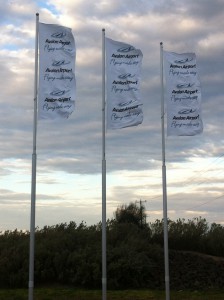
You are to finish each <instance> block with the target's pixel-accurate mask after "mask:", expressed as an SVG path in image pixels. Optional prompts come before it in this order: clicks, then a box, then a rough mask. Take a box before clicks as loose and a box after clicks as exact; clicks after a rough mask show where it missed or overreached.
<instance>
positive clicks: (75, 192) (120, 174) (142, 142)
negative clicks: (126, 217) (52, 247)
mask: <svg viewBox="0 0 224 300" xmlns="http://www.w3.org/2000/svg"><path fill="white" fill-rule="evenodd" d="M37 12H38V13H39V17H40V22H42V23H48V24H59V25H63V26H66V27H70V28H72V32H73V34H74V37H75V42H76V88H77V91H76V93H77V96H76V104H75V111H74V112H73V114H72V115H71V116H70V118H69V119H67V120H44V121H41V120H40V121H38V125H37V187H36V188H37V189H36V227H39V228H42V227H43V226H45V225H48V226H53V225H56V224H59V223H65V222H66V223H69V222H70V221H75V222H76V223H77V224H79V223H80V222H82V221H84V222H86V224H87V225H92V224H97V223H98V222H100V221H101V210H102V208H101V203H102V196H101V195H102V184H101V167H102V28H105V32H106V36H107V37H109V38H111V39H114V40H117V41H122V42H125V43H128V44H131V45H133V46H135V47H136V48H139V49H141V51H142V53H143V61H142V74H141V100H142V103H143V114H144V119H143V123H142V124H141V125H139V126H136V127H129V128H124V129H117V130H109V129H108V130H107V132H106V161H107V186H106V189H107V218H108V219H110V218H113V216H114V212H115V211H116V209H117V207H119V206H120V205H124V204H129V203H130V202H136V204H137V205H140V200H141V201H142V203H143V204H144V206H145V209H146V213H147V221H148V222H154V221H155V220H156V219H162V217H163V197H162V143H161V103H160V102H161V85H160V42H163V45H164V50H166V51H172V52H176V53H184V52H195V54H196V57H197V66H198V72H199V76H200V82H201V89H202V118H203V124H204V131H203V133H202V134H200V135H197V136H191V137H189V136H169V137H166V139H165V143H166V168H167V201H168V218H170V219H171V220H174V221H175V220H177V219H179V218H181V219H182V218H184V219H185V220H188V219H193V218H198V217H202V218H205V219H206V220H207V221H208V222H209V223H213V222H215V223H220V224H224V216H223V210H224V137H223V116H224V106H223V102H222V101H223V100H224V99H223V97H224V96H223V94H224V93H223V92H224V84H223V82H224V68H223V63H224V32H223V27H224V2H223V0H213V1H209V0H198V1H195V0H183V1H178V0H151V1H148V0H123V1H118V0H113V1H111V0H98V1H94V0H74V1H71V0H48V1H47V0H46V1H41V0H40V1H38V0H6V1H0V13H1V18H0V32H1V39H0V66H1V67H0V91H1V93H0V231H4V230H14V229H16V228H17V229H19V230H29V228H30V203H31V173H32V172H31V167H32V152H33V110H34V101H33V98H34V61H35V51H34V48H35V23H36V13H37Z"/></svg>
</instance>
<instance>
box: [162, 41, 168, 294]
mask: <svg viewBox="0 0 224 300" xmlns="http://www.w3.org/2000/svg"><path fill="white" fill-rule="evenodd" d="M160 76H161V78H160V80H161V128H162V177H163V221H164V261H165V288H166V300H170V279H169V247H168V221H167V184H166V155H165V129H164V114H165V113H164V82H163V43H162V42H161V43H160Z"/></svg>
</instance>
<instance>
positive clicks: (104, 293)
mask: <svg viewBox="0 0 224 300" xmlns="http://www.w3.org/2000/svg"><path fill="white" fill-rule="evenodd" d="M105 123H106V122H105V29H102V299H103V300H106V299H107V257H106V252H107V248H106V151H105V148H106V147H105V127H106V126H105V125H106V124H105Z"/></svg>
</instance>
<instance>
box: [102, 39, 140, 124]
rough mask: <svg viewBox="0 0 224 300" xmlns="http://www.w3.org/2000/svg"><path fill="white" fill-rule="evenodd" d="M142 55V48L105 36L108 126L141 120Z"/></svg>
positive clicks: (135, 122)
mask: <svg viewBox="0 0 224 300" xmlns="http://www.w3.org/2000/svg"><path fill="white" fill-rule="evenodd" d="M142 56H143V55H142V52H141V50H139V49H135V48H134V47H133V46H131V45H128V44H125V43H122V42H117V41H113V40H111V39H108V38H106V75H107V85H106V87H107V89H106V90H107V128H110V129H117V128H124V127H129V126H136V125H139V124H141V123H142V121H143V113H142V109H141V106H142V103H141V100H140V74H141V64H142Z"/></svg>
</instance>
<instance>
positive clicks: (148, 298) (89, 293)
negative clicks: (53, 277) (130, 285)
mask: <svg viewBox="0 0 224 300" xmlns="http://www.w3.org/2000/svg"><path fill="white" fill-rule="evenodd" d="M27 299H28V289H11V290H5V289H0V300H27ZM100 299H102V294H101V291H99V290H78V289H70V288H37V289H34V300H100ZM121 299H122V300H164V299H165V293H164V291H154V290H122V291H107V300H121ZM170 299H171V300H223V299H224V291H218V290H217V291H216V290H209V291H171V293H170Z"/></svg>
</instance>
